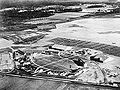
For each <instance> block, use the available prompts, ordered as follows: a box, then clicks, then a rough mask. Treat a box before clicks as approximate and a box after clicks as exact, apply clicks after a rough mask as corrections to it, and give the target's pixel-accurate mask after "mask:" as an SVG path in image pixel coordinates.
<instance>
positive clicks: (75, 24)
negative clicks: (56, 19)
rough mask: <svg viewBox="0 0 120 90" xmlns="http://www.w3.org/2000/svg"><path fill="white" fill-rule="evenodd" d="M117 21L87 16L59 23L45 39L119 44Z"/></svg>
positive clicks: (119, 34) (115, 19) (118, 19)
mask: <svg viewBox="0 0 120 90" xmlns="http://www.w3.org/2000/svg"><path fill="white" fill-rule="evenodd" d="M119 21H120V18H88V19H79V20H75V21H71V22H66V23H60V24H56V29H52V30H51V32H48V34H49V35H47V36H46V38H45V39H48V40H49V39H51V38H55V37H65V38H71V39H77V40H87V41H92V42H99V43H104V44H110V45H116V46H120V41H119V39H120V30H119V28H120V22H119ZM39 43H40V41H38V44H39Z"/></svg>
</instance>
